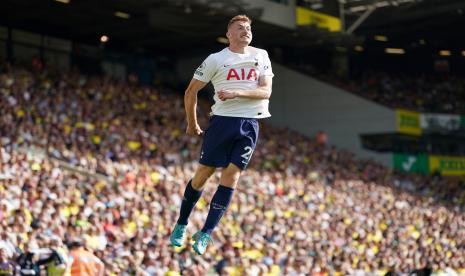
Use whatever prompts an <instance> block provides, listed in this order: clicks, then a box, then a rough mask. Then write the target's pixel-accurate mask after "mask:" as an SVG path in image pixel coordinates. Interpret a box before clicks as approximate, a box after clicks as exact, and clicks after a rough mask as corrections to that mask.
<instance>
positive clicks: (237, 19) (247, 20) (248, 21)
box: [228, 14, 252, 30]
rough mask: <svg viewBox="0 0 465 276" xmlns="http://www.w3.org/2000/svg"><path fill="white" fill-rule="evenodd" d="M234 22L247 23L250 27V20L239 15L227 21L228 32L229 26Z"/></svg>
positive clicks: (245, 16)
mask: <svg viewBox="0 0 465 276" xmlns="http://www.w3.org/2000/svg"><path fill="white" fill-rule="evenodd" d="M236 21H243V22H247V23H249V24H250V25H252V20H251V19H250V18H249V17H248V16H247V15H244V14H240V15H236V16H234V17H233V18H231V20H229V23H228V30H229V27H231V25H232V24H233V23H234V22H236Z"/></svg>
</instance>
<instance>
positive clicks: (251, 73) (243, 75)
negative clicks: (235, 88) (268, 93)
mask: <svg viewBox="0 0 465 276" xmlns="http://www.w3.org/2000/svg"><path fill="white" fill-rule="evenodd" d="M247 70H248V71H247ZM238 71H239V72H238ZM231 79H236V80H252V81H256V80H258V76H257V72H256V71H255V69H254V68H250V69H247V68H241V69H240V70H239V69H238V70H236V69H234V68H231V69H229V72H228V76H227V77H226V80H231Z"/></svg>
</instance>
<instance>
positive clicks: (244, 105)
mask: <svg viewBox="0 0 465 276" xmlns="http://www.w3.org/2000/svg"><path fill="white" fill-rule="evenodd" d="M261 76H271V77H273V71H272V69H271V62H270V58H269V57H268V53H267V52H266V50H263V49H258V48H255V47H251V46H248V47H247V48H246V50H245V54H238V53H234V52H232V51H231V50H229V48H224V49H223V50H222V51H220V52H218V53H214V54H211V55H209V56H208V57H207V59H205V61H204V62H203V63H202V64H201V65H200V66H199V68H197V70H195V73H194V79H197V80H200V81H203V82H207V83H208V82H210V81H211V82H212V84H213V87H214V88H215V95H214V97H213V99H214V100H215V104H214V105H213V106H212V112H213V114H214V115H220V116H229V117H244V118H266V117H270V116H271V114H270V112H269V111H268V103H269V100H268V99H248V98H243V97H237V98H234V99H228V100H226V101H222V100H220V99H219V98H218V94H217V92H216V91H220V90H223V89H226V90H227V89H230V90H254V89H257V87H258V80H259V78H260V77H261Z"/></svg>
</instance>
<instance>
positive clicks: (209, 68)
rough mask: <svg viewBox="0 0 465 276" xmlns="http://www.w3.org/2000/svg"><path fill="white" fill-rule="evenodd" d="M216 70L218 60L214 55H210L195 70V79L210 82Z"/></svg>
mask: <svg viewBox="0 0 465 276" xmlns="http://www.w3.org/2000/svg"><path fill="white" fill-rule="evenodd" d="M215 71H216V61H215V58H214V57H213V55H209V56H208V57H207V58H206V59H205V60H204V62H202V64H200V66H199V67H198V68H197V69H196V70H195V72H194V79H196V80H199V81H203V82H209V81H210V80H211V79H212V78H213V76H214V75H215Z"/></svg>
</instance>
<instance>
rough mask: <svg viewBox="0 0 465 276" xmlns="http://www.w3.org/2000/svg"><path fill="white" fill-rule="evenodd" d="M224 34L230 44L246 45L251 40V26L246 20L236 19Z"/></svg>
mask: <svg viewBox="0 0 465 276" xmlns="http://www.w3.org/2000/svg"><path fill="white" fill-rule="evenodd" d="M226 36H227V37H228V39H229V43H231V44H240V45H244V46H247V45H249V44H250V42H252V28H251V27H250V24H249V23H248V22H244V21H236V22H234V23H233V24H231V26H229V30H228V33H227V34H226Z"/></svg>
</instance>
